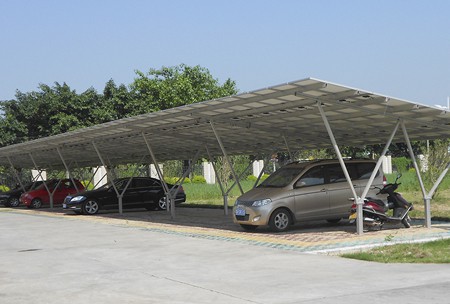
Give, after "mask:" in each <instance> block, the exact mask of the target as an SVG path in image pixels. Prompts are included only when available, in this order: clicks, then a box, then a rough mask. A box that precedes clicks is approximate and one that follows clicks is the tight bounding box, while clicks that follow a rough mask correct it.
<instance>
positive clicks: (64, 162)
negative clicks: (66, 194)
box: [56, 147, 80, 192]
mask: <svg viewBox="0 0 450 304" xmlns="http://www.w3.org/2000/svg"><path fill="white" fill-rule="evenodd" d="M56 151H57V152H58V155H59V158H61V161H62V163H63V165H64V168H66V170H67V172H68V173H69V178H70V180H71V181H72V184H73V185H74V186H75V190H77V192H80V190H78V186H77V184H76V183H75V180H74V179H73V177H72V174H71V173H70V169H69V166H67V164H66V161H65V160H64V157H63V156H62V153H61V150H60V149H59V147H56Z"/></svg>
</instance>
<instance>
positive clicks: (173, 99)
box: [130, 64, 237, 115]
mask: <svg viewBox="0 0 450 304" xmlns="http://www.w3.org/2000/svg"><path fill="white" fill-rule="evenodd" d="M136 75H137V76H138V77H137V78H135V80H134V82H133V83H132V84H131V85H130V88H131V96H132V97H133V98H132V103H133V113H131V114H133V115H136V114H141V113H147V112H154V111H159V110H165V109H169V108H173V107H178V106H182V105H186V104H191V103H195V102H199V101H205V100H210V99H214V98H219V97H223V96H228V95H233V94H236V93H237V90H236V84H235V82H234V81H231V80H230V79H227V80H226V81H225V83H224V84H223V85H220V84H219V81H218V80H217V79H214V78H213V77H212V75H211V74H210V73H209V71H208V70H207V69H205V68H202V67H200V66H198V65H197V66H194V67H190V66H187V65H185V64H181V65H178V66H174V67H162V68H161V69H159V70H156V69H150V71H149V72H148V73H147V74H145V73H143V72H141V71H136Z"/></svg>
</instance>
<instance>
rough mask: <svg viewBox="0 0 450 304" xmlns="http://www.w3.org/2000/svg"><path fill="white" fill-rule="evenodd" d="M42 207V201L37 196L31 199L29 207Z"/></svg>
mask: <svg viewBox="0 0 450 304" xmlns="http://www.w3.org/2000/svg"><path fill="white" fill-rule="evenodd" d="M41 207H42V201H41V200H40V199H39V198H35V199H33V200H32V201H31V204H30V208H33V209H39V208H41Z"/></svg>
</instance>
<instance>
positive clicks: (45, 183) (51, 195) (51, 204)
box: [28, 153, 53, 209]
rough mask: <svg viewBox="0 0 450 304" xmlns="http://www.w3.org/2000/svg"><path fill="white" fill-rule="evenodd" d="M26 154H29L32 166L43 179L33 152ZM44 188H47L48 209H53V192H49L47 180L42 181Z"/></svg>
mask: <svg viewBox="0 0 450 304" xmlns="http://www.w3.org/2000/svg"><path fill="white" fill-rule="evenodd" d="M28 155H30V158H31V161H32V162H33V165H34V168H36V170H37V171H38V175H39V176H40V177H41V179H42V180H44V178H43V177H42V174H41V171H42V170H40V169H38V166H37V164H36V161H35V160H34V157H33V154H31V153H28ZM43 184H44V187H45V190H47V193H48V196H49V198H50V209H53V193H52V192H50V189H49V188H48V186H47V181H44V182H43Z"/></svg>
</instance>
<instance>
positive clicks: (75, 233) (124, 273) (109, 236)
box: [0, 208, 450, 304]
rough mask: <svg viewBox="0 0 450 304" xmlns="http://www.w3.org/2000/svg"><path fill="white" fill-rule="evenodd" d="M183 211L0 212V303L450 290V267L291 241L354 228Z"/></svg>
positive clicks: (334, 296)
mask: <svg viewBox="0 0 450 304" xmlns="http://www.w3.org/2000/svg"><path fill="white" fill-rule="evenodd" d="M178 212H179V213H180V212H182V211H178ZM186 212H187V213H192V214H190V216H194V215H195V214H197V215H198V216H199V215H200V214H201V213H202V212H203V211H202V210H197V211H196V210H190V211H186ZM209 212H212V211H209ZM214 212H215V213H214V214H216V216H217V218H218V219H222V221H223V225H225V226H226V225H227V223H229V219H227V217H225V216H223V215H222V214H221V213H222V212H223V211H220V210H216V211H214ZM183 216H185V215H183V214H178V215H177V218H176V219H174V220H171V219H170V218H169V219H168V218H167V217H168V215H167V214H165V213H161V212H159V213H158V212H156V213H151V212H142V213H127V214H125V216H119V215H116V214H104V215H101V216H97V217H89V216H72V215H67V214H64V213H61V212H45V211H44V212H43V211H29V210H13V209H9V208H3V209H0V254H1V259H0V303H121V304H122V303H346V304H348V303H362V302H371V303H373V302H381V303H383V302H398V303H443V302H445V301H447V300H446V299H447V298H448V295H449V292H448V290H449V287H450V265H426V264H414V265H409V264H378V263H369V262H361V261H354V260H347V259H343V258H340V257H338V256H332V255H323V254H322V255H318V254H305V253H304V252H302V251H301V250H296V248H300V247H301V246H300V244H297V247H296V246H294V245H295V243H301V241H299V240H297V239H296V237H297V235H298V234H302V235H303V236H304V234H307V236H308V233H309V237H310V238H311V239H312V240H310V242H313V239H314V238H315V237H316V236H317V235H319V236H320V234H325V235H329V236H331V235H332V234H333V231H338V233H337V235H342V234H347V236H348V237H349V239H351V236H353V237H355V234H354V232H351V229H354V227H347V228H348V229H350V230H349V231H348V232H346V231H345V229H347V228H345V227H346V226H345V225H343V226H342V227H339V229H334V230H333V229H332V228H330V227H328V226H324V227H322V229H324V231H322V232H320V231H317V229H314V227H312V228H310V227H304V229H299V230H298V231H297V230H295V229H294V231H293V232H291V233H286V234H282V235H276V236H274V235H271V234H270V233H267V232H266V231H262V232H259V233H250V234H249V233H244V232H241V231H239V228H237V229H235V230H233V229H231V228H230V229H227V228H226V227H221V228H220V227H208V225H211V224H205V225H203V226H200V225H197V226H196V225H194V224H190V225H188V224H183V221H184V220H183ZM148 217H152V218H153V220H151V219H148ZM158 218H160V219H158ZM191 220H192V221H194V222H195V219H191ZM218 225H219V226H220V224H218ZM230 227H231V226H230ZM233 227H235V226H233ZM343 227H344V228H345V229H344V231H343V232H342V228H343ZM413 229H416V231H418V232H420V231H421V230H420V228H413ZM422 229H424V228H422ZM437 229H441V231H440V232H442V233H443V234H444V232H445V231H446V229H447V228H445V227H444V228H437ZM303 230H306V231H307V232H304V231H303ZM404 230H406V229H401V230H400V229H398V230H392V231H390V232H388V233H390V234H389V235H390V236H392V233H395V232H396V231H404ZM426 230H428V229H426ZM300 231H303V232H300ZM411 231H413V230H411ZM381 233H384V232H383V231H382V232H381ZM433 233H434V235H436V233H437V230H436V231H435V232H433ZM447 233H448V229H447ZM377 234H378V232H377ZM372 235H373V234H372ZM258 237H260V239H259V240H258ZM365 237H366V236H365ZM277 238H279V240H278V243H277V241H275V240H274V239H277ZM330 238H331V237H330ZM335 238H337V239H341V241H340V242H341V243H344V241H343V239H342V238H341V237H338V236H336V235H335ZM395 238H396V236H395V237H394V239H395ZM267 240H269V241H267ZM258 242H259V243H261V244H258ZM271 242H272V243H271ZM305 242H306V243H308V241H305ZM321 242H323V240H322V241H321ZM280 244H282V245H280ZM312 251H314V250H311V251H310V252H312ZM305 252H307V251H305ZM369 291H370V292H369Z"/></svg>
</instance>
